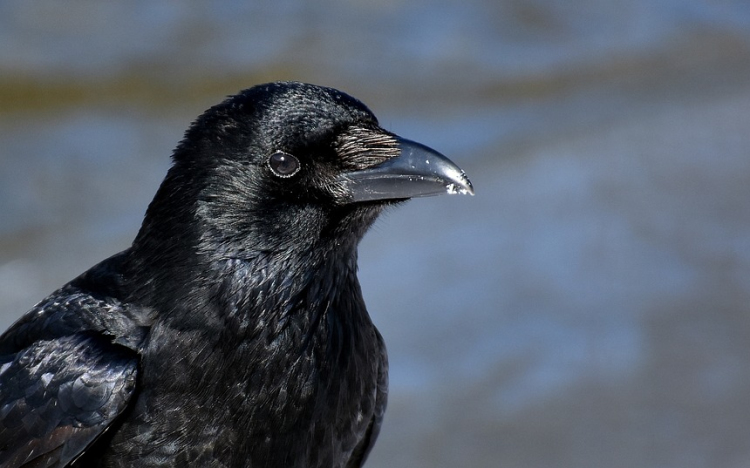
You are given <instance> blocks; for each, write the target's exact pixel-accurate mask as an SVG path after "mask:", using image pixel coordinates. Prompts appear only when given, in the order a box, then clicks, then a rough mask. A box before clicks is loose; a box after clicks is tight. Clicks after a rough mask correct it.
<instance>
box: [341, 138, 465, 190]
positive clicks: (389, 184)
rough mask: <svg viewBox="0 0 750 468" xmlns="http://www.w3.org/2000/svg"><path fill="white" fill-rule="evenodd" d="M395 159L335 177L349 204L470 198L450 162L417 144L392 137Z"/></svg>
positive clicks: (460, 174) (430, 149)
mask: <svg viewBox="0 0 750 468" xmlns="http://www.w3.org/2000/svg"><path fill="white" fill-rule="evenodd" d="M396 139H397V141H398V144H399V148H400V153H399V155H398V156H396V157H394V158H391V159H389V160H387V161H385V162H384V163H382V164H379V165H377V166H375V167H371V168H369V169H364V170H360V171H354V172H347V173H345V174H342V175H341V176H340V177H339V182H340V183H341V184H342V185H343V187H344V189H345V190H346V192H347V195H348V201H350V202H366V201H375V200H389V199H399V198H400V199H404V198H414V197H431V196H433V195H441V194H444V193H449V194H455V193H459V194H469V195H474V187H472V185H471V182H470V181H469V178H468V177H466V174H465V173H464V171H462V170H461V168H459V167H458V166H456V165H455V164H454V163H453V161H451V160H450V159H448V158H446V157H445V156H443V155H442V154H440V153H438V152H437V151H435V150H434V149H432V148H429V147H427V146H425V145H423V144H421V143H417V142H415V141H411V140H407V139H405V138H400V137H396Z"/></svg>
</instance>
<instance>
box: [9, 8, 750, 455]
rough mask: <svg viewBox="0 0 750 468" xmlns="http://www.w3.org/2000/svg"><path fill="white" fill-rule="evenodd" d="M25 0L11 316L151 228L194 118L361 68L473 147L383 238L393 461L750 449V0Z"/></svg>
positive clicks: (371, 238)
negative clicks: (441, 188)
mask: <svg viewBox="0 0 750 468" xmlns="http://www.w3.org/2000/svg"><path fill="white" fill-rule="evenodd" d="M252 3H253V4H252V5H246V4H244V3H240V2H224V3H221V4H218V3H211V4H209V3H187V2H185V3H183V2H131V3H129V4H126V3H106V2H98V1H78V2H36V1H20V0H19V1H4V2H1V3H0V328H2V329H4V328H6V327H7V326H9V325H10V324H11V323H12V322H13V320H15V319H16V318H18V317H19V316H20V315H21V314H22V313H23V312H25V311H26V310H27V309H29V308H30V307H31V306H32V305H33V304H34V303H35V302H36V301H38V300H40V299H41V298H42V297H44V296H45V295H46V294H48V293H49V292H51V291H52V290H53V289H55V288H57V287H59V286H60V285H62V284H63V283H64V282H66V281H67V280H69V279H72V278H73V277H74V276H76V275H77V274H79V273H80V272H82V271H84V270H85V269H87V268H88V267H89V266H91V265H93V264H94V263H96V262H97V261H99V260H101V259H103V258H105V257H107V256H109V255H110V254H112V253H115V252H117V251H119V250H122V249H124V248H126V247H127V246H128V245H129V243H130V241H131V240H132V238H133V236H134V235H135V233H136V231H137V229H138V227H139V224H140V220H141V218H142V216H143V213H144V211H145V209H146V206H147V204H148V202H149V201H150V199H151V197H152V196H153V194H154V192H155V190H156V188H157V186H158V184H159V183H160V181H161V179H162V177H163V176H164V174H165V172H166V169H167V167H168V165H169V155H170V152H171V150H172V148H173V147H174V146H175V144H176V143H177V142H178V141H179V140H180V139H181V137H182V133H183V131H184V130H185V129H186V128H187V126H188V124H189V123H190V122H191V120H192V119H193V118H195V117H196V116H197V115H198V114H200V113H201V112H202V111H203V110H204V109H206V108H207V107H208V106H210V105H212V104H214V103H217V102H219V101H220V100H222V99H223V98H224V96H225V95H228V94H233V93H235V92H237V91H238V90H240V89H242V88H246V87H249V86H251V85H253V84H257V83H261V82H266V81H270V80H276V79H295V80H301V81H308V82H313V83H318V84H323V85H328V86H333V87H337V88H340V89H342V90H344V91H346V92H348V93H350V94H352V95H354V96H356V97H358V98H360V99H361V100H363V101H364V102H365V103H367V104H368V105H369V106H370V107H371V108H372V109H373V110H374V112H375V113H376V115H378V117H379V118H380V120H381V123H382V124H383V126H384V127H385V128H387V129H389V130H392V131H394V132H397V133H399V134H401V135H403V136H405V137H408V138H411V139H415V140H418V141H420V142H423V143H425V144H428V145H430V146H432V147H434V148H436V149H438V150H440V151H442V152H443V153H445V154H446V155H448V156H449V157H451V158H452V159H453V160H454V161H456V162H457V163H459V164H460V165H461V166H462V167H463V168H464V169H465V170H466V172H467V173H468V175H469V176H470V177H471V179H472V181H473V182H474V185H475V187H476V192H477V194H476V196H475V197H473V198H469V197H438V198H432V199H422V200H414V201H412V202H410V203H408V204H407V205H405V206H403V207H401V208H399V209H397V210H393V211H390V212H389V213H388V214H387V215H386V216H384V217H383V219H381V220H380V222H379V223H378V224H377V225H376V227H375V228H374V229H373V230H372V232H370V234H368V236H367V237H366V239H365V240H364V242H363V243H362V245H361V249H360V251H361V253H360V257H361V258H360V268H361V274H360V277H361V280H362V286H363V290H364V293H365V297H366V299H367V301H368V305H369V309H370V312H371V315H372V316H373V319H374V321H375V322H376V324H377V325H378V327H379V328H380V330H381V331H382V333H383V335H384V336H385V339H386V341H387V343H388V347H389V352H390V357H391V368H392V370H391V396H390V406H389V411H388V413H387V415H386V422H385V426H384V428H383V432H382V434H381V436H380V440H379V442H378V444H377V445H376V447H375V450H374V452H373V454H372V457H371V459H370V461H369V463H368V466H369V467H371V468H375V467H392V466H402V467H416V468H420V467H457V466H461V467H464V466H466V467H506V466H507V467H533V468H538V467H674V468H690V467H747V466H750V200H749V198H750V118H749V117H750V4H749V3H748V2H746V1H744V0H659V1H654V0H621V1H592V0H569V1H565V2H563V1H557V0H462V1H460V2H459V1H448V0H443V1H427V0H416V1H406V0H384V1H369V2H366V1H354V2H344V1H335V0H328V1H321V2H315V4H313V2H301V1H294V0H275V1H257V2H252Z"/></svg>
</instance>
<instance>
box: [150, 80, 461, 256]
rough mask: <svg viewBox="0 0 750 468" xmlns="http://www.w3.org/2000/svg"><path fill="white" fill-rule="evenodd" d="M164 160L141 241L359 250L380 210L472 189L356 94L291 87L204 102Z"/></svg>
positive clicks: (217, 250)
mask: <svg viewBox="0 0 750 468" xmlns="http://www.w3.org/2000/svg"><path fill="white" fill-rule="evenodd" d="M173 160H174V165H173V167H172V168H171V169H170V172H169V174H168V176H167V178H166V180H165V182H164V184H162V187H161V188H160V190H159V193H158V194H157V196H156V198H155V199H154V202H152V205H151V206H150V208H149V213H147V216H146V221H145V222H144V227H143V228H142V233H141V235H139V238H140V237H145V236H151V237H153V236H159V235H161V236H162V237H164V236H165V235H166V236H167V237H169V238H171V239H175V236H176V237H178V238H179V237H180V236H188V237H192V238H193V240H194V241H195V243H196V245H197V246H198V248H199V249H200V250H203V251H211V253H212V255H217V254H218V255H226V256H231V257H238V256H240V257H241V256H242V255H243V253H244V254H247V253H248V252H258V251H263V252H287V251H289V250H295V249H296V250H299V249H302V248H309V247H311V246H313V245H319V244H320V242H321V240H328V241H331V242H329V244H330V245H342V244H345V243H346V244H350V245H354V246H356V243H357V242H358V241H359V239H360V238H361V237H362V235H364V232H365V231H366V230H367V228H368V227H369V225H370V224H371V223H372V222H373V221H374V219H375V218H376V217H377V215H378V214H379V213H380V212H381V211H382V209H383V207H385V206H387V205H390V204H393V203H397V202H398V201H402V200H405V199H409V198H413V197H420V196H430V195H437V194H441V193H468V194H473V188H472V185H471V183H470V182H469V180H468V178H467V177H466V176H465V174H464V173H463V171H462V170H461V169H459V168H458V167H457V166H456V165H455V164H453V163H452V162H451V161H450V160H448V159H447V158H446V157H445V156H443V155H441V154H440V153H438V152H436V151H435V150H432V149H430V148H428V147H426V146H424V145H421V144H419V143H415V142H412V141H409V140H406V139H404V138H401V137H399V136H397V135H395V134H393V133H391V132H389V131H386V130H384V129H383V128H381V127H380V125H379V124H378V121H377V119H376V118H375V116H374V115H373V113H372V112H371V111H370V110H369V109H368V108H367V107H366V106H365V105H364V104H362V103H361V102H360V101H358V100H356V99H354V98H353V97H351V96H348V95H347V94H344V93H342V92H341V91H337V90H335V89H332V88H326V87H321V86H315V85H310V84H304V83H297V82H276V83H269V84H264V85H259V86H255V87H253V88H249V89H247V90H244V91H242V92H240V93H239V94H237V95H235V96H231V97H229V98H228V99H226V100H225V101H224V102H222V103H220V104H218V105H216V106H214V107H212V108H210V109H209V110H207V111H206V112H205V113H204V114H203V115H201V116H200V117H199V118H198V119H197V120H196V121H195V122H194V123H193V124H192V125H191V126H190V128H189V129H188V130H187V132H186V134H185V138H184V139H183V140H182V142H181V143H180V144H179V146H178V147H177V148H176V150H175V152H174V155H173ZM156 223H162V225H161V226H159V227H157V226H156ZM163 223H166V225H165V224H163ZM350 241H351V242H350ZM162 248H167V249H168V247H167V246H162Z"/></svg>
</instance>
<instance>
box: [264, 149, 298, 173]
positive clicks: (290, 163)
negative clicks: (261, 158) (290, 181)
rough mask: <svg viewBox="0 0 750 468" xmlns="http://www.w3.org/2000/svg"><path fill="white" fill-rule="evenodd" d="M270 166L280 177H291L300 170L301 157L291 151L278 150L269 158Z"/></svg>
mask: <svg viewBox="0 0 750 468" xmlns="http://www.w3.org/2000/svg"><path fill="white" fill-rule="evenodd" d="M268 167H270V168H271V171H273V173H274V174H276V175H277V176H279V177H291V176H293V175H294V174H296V173H297V172H298V171H299V159H297V158H295V157H294V156H292V155H291V154H289V153H284V152H282V151H277V152H275V153H273V154H272V155H271V157H270V158H268Z"/></svg>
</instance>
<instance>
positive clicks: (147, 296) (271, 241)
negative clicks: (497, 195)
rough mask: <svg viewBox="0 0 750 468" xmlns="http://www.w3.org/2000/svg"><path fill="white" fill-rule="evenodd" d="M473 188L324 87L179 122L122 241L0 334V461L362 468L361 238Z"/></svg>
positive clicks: (379, 366)
mask: <svg viewBox="0 0 750 468" xmlns="http://www.w3.org/2000/svg"><path fill="white" fill-rule="evenodd" d="M440 193H473V189H472V186H471V183H470V182H469V180H468V179H467V178H466V176H465V175H464V173H463V171H461V170H460V169H459V168H458V167H456V166H455V165H454V164H453V163H452V162H450V161H449V160H448V159H447V158H445V157H444V156H442V155H440V154H439V153H437V152H435V151H434V150H431V149H429V148H427V147H425V146H423V145H420V144H418V143H415V142H412V141H409V140H406V139H403V138H400V137H398V136H396V135H394V134H393V133H390V132H388V131H386V130H384V129H382V128H381V127H380V126H379V125H378V122H377V120H376V118H375V116H374V115H373V114H372V113H371V112H370V110H368V109H367V107H365V106H364V105H363V104H362V103H361V102H359V101H357V100H356V99H354V98H352V97H350V96H348V95H346V94H344V93H342V92H340V91H337V90H335V89H331V88H324V87H320V86H314V85H309V84H303V83H294V82H281V83H270V84H265V85H260V86H256V87H253V88H250V89H247V90H245V91H242V92H241V93H239V94H237V95H236V96H232V97H230V98H228V99H227V100H225V101H224V102H222V103H221V104H218V105H216V106H214V107H212V108H211V109H209V110H208V111H206V112H205V113H204V114H203V115H201V116H200V117H198V119H197V120H196V121H195V122H194V123H193V124H192V125H191V126H190V128H189V129H188V130H187V132H186V134H185V137H184V139H183V140H182V142H181V143H180V144H179V145H178V146H177V148H176V149H175V151H174V153H173V165H172V167H171V169H170V170H169V172H168V174H167V176H166V178H165V180H164V182H163V183H162V185H161V187H160V188H159V190H158V192H157V194H156V196H155V198H154V200H153V201H152V202H151V204H150V206H149V208H148V211H147V212H146V216H145V219H144V221H143V225H142V227H141V229H140V231H139V233H138V235H137V237H136V238H135V241H134V242H133V245H132V246H131V247H130V248H129V249H127V250H125V251H123V252H121V253H119V254H117V255H114V256H113V257H110V258H109V259H107V260H104V261H103V262H102V263H99V264H98V265H96V266H94V267H93V268H91V269H90V270H88V271H87V272H85V273H83V274H82V275H81V276H79V277H78V278H76V279H74V280H73V281H71V282H70V283H68V284H67V285H65V286H63V287H62V288H61V289H59V290H57V291H56V292H54V293H53V294H52V295H50V296H49V297H47V298H46V299H44V300H43V301H41V302H40V303H39V304H38V305H37V306H36V307H34V308H33V309H32V310H31V311H30V312H28V313H27V314H26V315H25V316H23V317H22V318H21V319H20V320H19V321H18V322H16V323H15V324H14V325H13V326H12V327H11V328H10V329H9V330H8V331H6V332H5V333H4V334H3V335H2V337H0V466H1V467H3V468H11V467H63V466H74V467H84V466H85V467H89V466H94V467H156V466H159V467H165V466H169V467H184V466H201V467H204V466H205V467H253V468H261V467H326V468H331V467H359V466H361V465H362V464H363V463H364V461H365V459H366V458H367V455H368V453H369V451H370V449H371V448H372V445H373V443H374V442H375V439H376V437H377V436H378V431H379V429H380V424H381V421H382V419H383V412H384V410H385V405H386V395H387V368H388V364H387V358H386V351H385V346H384V345H383V340H382V338H381V336H380V334H379V333H378V331H377V329H376V328H375V326H374V325H373V324H372V322H371V321H370V317H369V315H368V313H367V310H366V309H365V304H364V301H363V299H362V292H361V290H360V286H359V283H358V281H357V244H358V243H359V241H360V239H361V238H362V236H363V235H364V233H365V231H366V230H367V229H368V227H369V226H370V225H371V224H372V222H373V221H374V220H375V218H376V217H377V216H378V214H379V213H380V212H381V211H382V210H383V208H384V207H386V206H388V205H392V204H394V203H398V202H399V201H402V200H404V199H408V198H411V197H418V196H427V195H436V194H440Z"/></svg>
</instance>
